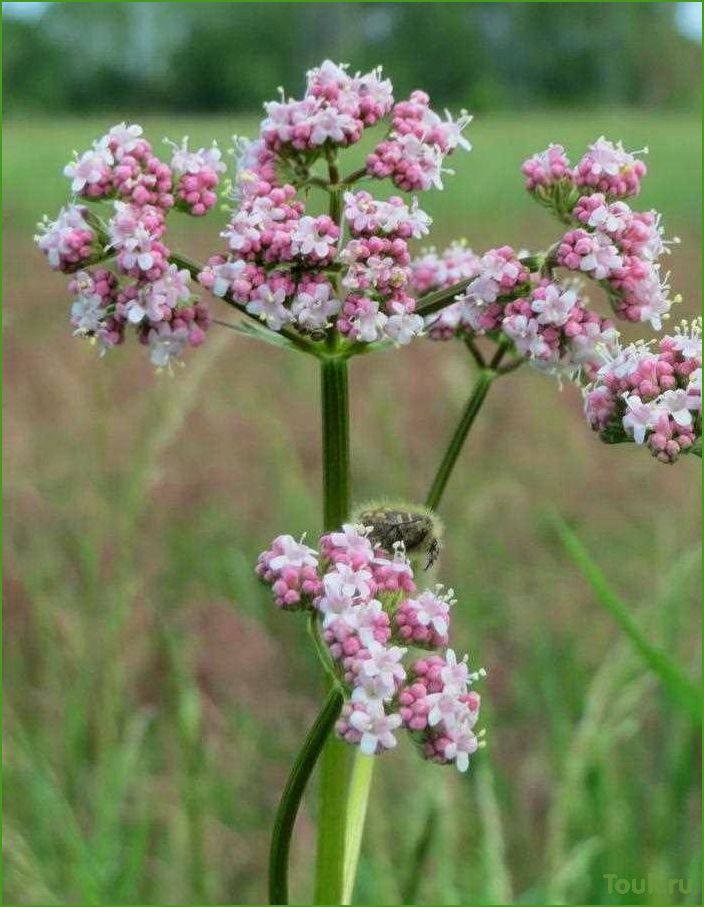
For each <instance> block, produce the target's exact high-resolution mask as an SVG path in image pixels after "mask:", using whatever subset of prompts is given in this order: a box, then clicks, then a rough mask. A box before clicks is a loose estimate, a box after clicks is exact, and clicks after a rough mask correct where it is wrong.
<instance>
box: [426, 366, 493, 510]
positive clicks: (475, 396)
mask: <svg viewBox="0 0 704 907" xmlns="http://www.w3.org/2000/svg"><path fill="white" fill-rule="evenodd" d="M497 356H498V353H497ZM497 356H495V357H494V359H496V358H497ZM495 377H496V372H495V371H494V369H493V368H485V369H482V371H480V372H479V377H478V378H477V380H476V382H475V384H474V387H473V388H472V393H471V394H470V397H469V400H468V401H467V405H466V406H465V409H464V412H463V413H462V418H461V419H460V421H459V424H458V425H457V428H456V429H455V433H454V434H453V436H452V438H451V440H450V443H449V444H448V446H447V450H446V451H445V456H444V457H443V458H442V462H441V463H440V466H439V467H438V471H437V472H436V474H435V478H434V479H433V484H432V485H431V486H430V491H429V492H428V496H427V498H426V499H425V503H426V506H428V507H430V509H431V510H437V508H438V505H439V504H440V501H441V499H442V496H443V492H444V491H445V487H446V486H447V483H448V480H449V478H450V475H451V474H452V470H453V469H454V466H455V463H456V462H457V458H458V457H459V455H460V451H461V450H462V446H463V445H464V442H465V438H466V437H467V434H468V433H469V430H470V428H471V427H472V425H473V424H474V420H475V419H476V418H477V414H478V412H479V410H480V409H481V406H482V403H483V402H484V398H485V397H486V395H487V393H488V391H489V388H490V387H491V383H492V381H493V380H494V378H495Z"/></svg>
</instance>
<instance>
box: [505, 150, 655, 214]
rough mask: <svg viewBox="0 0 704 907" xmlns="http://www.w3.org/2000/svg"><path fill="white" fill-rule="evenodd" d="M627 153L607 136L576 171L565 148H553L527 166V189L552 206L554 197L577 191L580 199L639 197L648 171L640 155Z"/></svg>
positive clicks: (524, 165) (524, 172) (585, 156)
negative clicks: (594, 195) (595, 194)
mask: <svg viewBox="0 0 704 907" xmlns="http://www.w3.org/2000/svg"><path fill="white" fill-rule="evenodd" d="M647 150H648V149H647V148H646V149H644V151H643V152H637V151H634V152H630V151H626V150H625V148H624V147H623V144H622V143H621V142H616V143H614V142H610V141H609V140H608V139H606V138H605V137H604V136H603V135H602V136H601V137H600V138H598V139H597V140H596V142H594V143H593V144H592V145H589V147H588V149H587V151H586V153H585V154H584V155H583V157H582V158H581V160H580V161H579V162H578V163H577V165H576V166H575V167H572V166H571V165H570V162H569V159H568V158H567V155H566V154H565V149H564V148H563V147H562V145H549V146H548V147H547V148H546V149H545V151H541V152H539V153H538V154H534V155H533V156H532V157H530V158H528V160H527V161H525V162H524V164H523V167H522V171H523V175H524V177H525V184H526V189H528V191H529V192H533V193H536V195H538V196H539V197H540V200H541V201H544V202H549V201H550V198H551V193H553V192H554V191H555V190H561V193H560V194H561V195H562V196H563V197H566V196H567V195H568V193H566V192H565V191H564V190H565V189H570V188H574V189H577V190H578V191H579V194H580V195H584V194H589V193H591V192H601V193H603V194H604V195H607V196H609V197H610V199H617V198H627V197H629V196H631V195H638V193H639V192H640V185H641V180H642V179H643V177H644V176H645V174H646V173H647V168H646V166H645V164H644V163H643V161H641V160H639V159H638V157H637V155H638V154H640V153H647Z"/></svg>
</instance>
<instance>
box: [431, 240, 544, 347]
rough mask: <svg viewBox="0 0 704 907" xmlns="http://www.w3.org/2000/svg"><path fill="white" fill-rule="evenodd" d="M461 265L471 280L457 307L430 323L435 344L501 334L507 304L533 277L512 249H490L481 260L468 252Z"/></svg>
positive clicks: (447, 309)
mask: <svg viewBox="0 0 704 907" xmlns="http://www.w3.org/2000/svg"><path fill="white" fill-rule="evenodd" d="M448 253H449V250H448ZM448 253H444V256H443V257H445V256H446V255H448ZM450 254H451V253H450ZM426 258H427V256H426ZM421 262H422V259H421ZM461 265H462V266H463V269H464V270H465V271H466V272H468V273H467V277H471V278H472V279H471V281H470V283H469V285H468V286H467V289H466V290H465V291H464V293H461V294H458V295H457V296H456V297H455V302H454V303H451V304H450V305H449V306H447V307H446V308H444V309H441V310H440V311H439V312H438V313H437V314H435V315H431V316H430V317H429V318H428V319H427V330H428V333H429V335H430V337H431V338H432V339H433V340H448V339H449V338H450V337H453V336H455V335H458V334H465V333H480V334H485V333H487V332H494V331H497V330H499V329H500V326H501V320H502V317H503V308H504V303H505V302H506V301H507V300H509V299H512V298H514V297H515V296H516V295H519V294H520V293H521V291H522V290H523V289H525V287H526V286H527V283H528V280H529V277H530V275H529V273H528V270H527V269H526V267H525V265H524V264H523V263H522V262H521V261H520V259H519V258H518V257H517V255H516V253H515V252H514V250H513V249H512V248H511V247H510V246H502V247H501V248H499V249H489V251H488V252H486V253H485V254H484V255H482V257H481V258H479V259H478V258H477V257H476V256H475V255H474V254H473V253H472V252H471V251H469V250H468V252H467V255H466V257H465V258H464V259H463V260H462V259H461ZM423 267H424V265H423V264H420V265H419V264H418V263H416V265H415V268H416V269H417V270H419V271H420V273H421V275H422V274H423V271H422V268H423Z"/></svg>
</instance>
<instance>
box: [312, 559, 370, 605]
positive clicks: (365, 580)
mask: <svg viewBox="0 0 704 907" xmlns="http://www.w3.org/2000/svg"><path fill="white" fill-rule="evenodd" d="M371 580H372V572H371V570H367V568H366V567H360V568H359V569H358V570H355V569H353V568H352V567H350V565H349V564H335V569H334V570H333V571H331V572H330V573H326V574H325V576H324V577H323V584H324V585H325V589H326V590H327V589H336V590H338V591H339V592H340V593H341V594H344V595H348V596H350V597H353V596H357V595H361V596H362V598H369V596H370V595H371V585H370V583H371Z"/></svg>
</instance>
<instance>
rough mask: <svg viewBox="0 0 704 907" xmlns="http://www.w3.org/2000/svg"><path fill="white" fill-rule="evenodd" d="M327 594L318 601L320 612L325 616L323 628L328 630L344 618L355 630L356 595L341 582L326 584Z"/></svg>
mask: <svg viewBox="0 0 704 907" xmlns="http://www.w3.org/2000/svg"><path fill="white" fill-rule="evenodd" d="M325 580H327V577H324V578H323V585H324V589H325V594H324V595H321V596H320V598H319V599H318V602H317V605H318V610H319V611H321V612H322V614H323V627H325V628H327V627H329V626H330V625H331V624H333V623H335V621H336V620H339V619H340V618H343V619H344V621H345V623H346V624H347V625H348V626H349V627H350V629H354V610H355V609H354V593H353V592H350V591H349V587H346V586H345V585H343V584H342V583H341V582H334V583H333V582H325Z"/></svg>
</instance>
